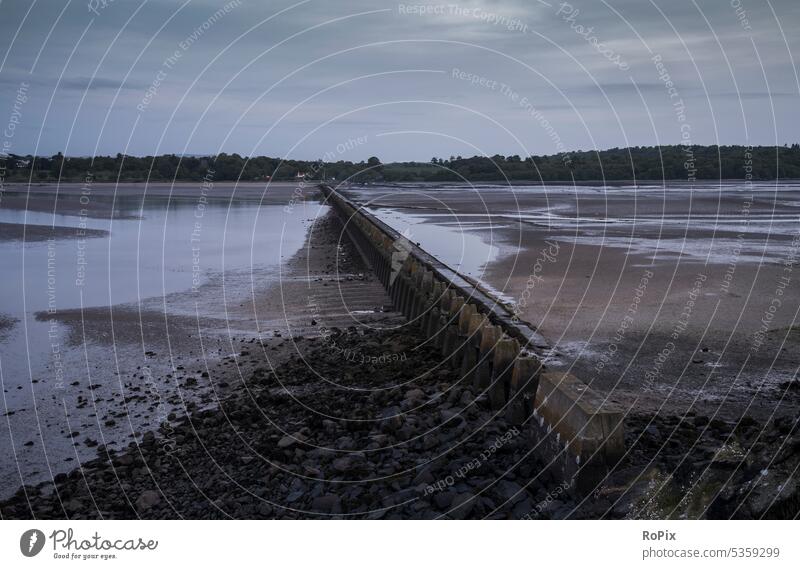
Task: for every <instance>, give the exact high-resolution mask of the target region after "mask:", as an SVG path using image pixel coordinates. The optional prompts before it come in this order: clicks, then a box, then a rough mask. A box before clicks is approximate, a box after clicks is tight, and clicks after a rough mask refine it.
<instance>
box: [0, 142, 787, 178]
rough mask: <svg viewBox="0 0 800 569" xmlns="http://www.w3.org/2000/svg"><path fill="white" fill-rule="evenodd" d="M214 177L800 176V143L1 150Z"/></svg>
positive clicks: (162, 174) (94, 167)
mask: <svg viewBox="0 0 800 569" xmlns="http://www.w3.org/2000/svg"><path fill="white" fill-rule="evenodd" d="M209 174H210V177H211V178H212V179H214V180H216V181H232V180H241V181H254V180H255V181H266V180H275V181H287V180H295V179H298V178H301V177H303V178H305V179H307V180H322V179H327V180H336V181H342V180H350V181H352V182H354V183H374V182H458V181H464V180H467V181H471V182H487V181H505V180H511V181H521V180H528V181H540V180H541V181H562V182H567V181H571V180H573V179H574V180H576V181H589V180H615V181H617V180H618V181H631V180H634V179H635V180H662V179H666V180H689V181H691V180H695V179H697V180H714V179H720V178H725V179H734V178H738V179H741V178H746V177H748V176H751V177H752V178H753V179H755V180H774V179H786V178H800V145H798V144H793V145H791V146H758V147H745V146H655V147H654V146H637V147H632V148H611V149H608V150H601V151H576V152H570V153H564V154H553V155H546V156H527V157H520V156H518V155H514V156H501V155H496V156H491V157H487V156H473V157H471V158H462V157H461V156H451V157H450V158H449V159H448V158H436V157H435V158H433V159H432V160H431V161H430V162H393V163H388V164H382V163H381V161H380V160H379V159H378V158H376V157H372V158H370V159H369V160H367V161H366V162H363V161H362V162H349V161H341V160H340V161H337V162H324V161H322V160H316V161H308V160H282V159H279V158H270V157H267V156H253V157H249V158H248V157H244V156H240V155H238V154H225V153H222V154H218V155H216V156H205V157H203V156H199V157H198V156H179V155H175V154H164V155H161V156H142V157H136V156H127V155H122V154H117V155H116V156H96V157H94V158H89V157H65V156H64V155H62V154H61V153H59V154H57V155H55V156H50V157H44V156H37V157H33V156H20V155H15V154H9V155H4V156H0V177H2V178H3V179H4V180H6V181H28V180H32V181H34V182H45V181H48V182H51V181H56V180H61V181H83V180H84V179H86V178H87V176H91V178H92V179H93V180H94V181H104V182H112V181H116V180H119V181H124V182H130V181H145V180H150V181H160V182H163V181H171V180H177V181H200V180H203V179H204V178H205V177H206V176H208V175H209Z"/></svg>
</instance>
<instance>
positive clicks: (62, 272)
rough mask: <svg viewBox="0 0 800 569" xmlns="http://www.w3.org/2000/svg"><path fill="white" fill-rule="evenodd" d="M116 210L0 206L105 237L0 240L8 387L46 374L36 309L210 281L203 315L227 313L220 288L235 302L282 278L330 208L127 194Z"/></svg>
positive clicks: (129, 299) (154, 295) (1, 213)
mask: <svg viewBox="0 0 800 569" xmlns="http://www.w3.org/2000/svg"><path fill="white" fill-rule="evenodd" d="M119 205H120V208H119V209H118V215H119V216H121V217H123V219H112V220H109V219H92V218H83V217H79V216H77V215H62V214H56V215H53V214H52V213H44V212H35V211H24V210H12V209H0V222H6V223H18V224H23V223H27V224H33V225H47V226H53V225H55V226H59V227H68V228H74V230H75V231H77V230H78V229H79V228H81V227H85V228H89V229H100V230H104V231H108V232H109V233H108V235H107V236H105V237H86V238H75V237H74V235H75V231H72V230H70V231H69V232H68V234H67V235H61V236H59V237H58V238H56V239H53V240H50V241H34V242H26V243H24V244H23V243H22V242H19V241H14V242H0V266H2V267H3V279H2V280H0V314H5V315H7V316H10V317H12V318H14V319H16V320H17V321H18V322H17V323H16V325H15V327H14V328H13V329H12V330H10V331H7V332H6V334H5V338H4V340H3V341H2V342H0V364H2V372H3V381H4V386H5V388H6V389H7V390H8V389H11V388H14V387H16V386H17V385H23V384H27V383H29V382H30V380H31V379H36V378H37V377H39V376H41V375H43V374H45V375H46V374H47V373H48V372H49V367H48V363H49V357H48V356H49V353H48V350H47V348H48V346H49V345H50V340H51V339H52V338H50V337H48V333H49V331H50V330H49V327H50V324H49V322H45V321H42V320H41V319H37V318H36V314H37V313H42V312H46V311H48V310H54V309H55V310H57V311H62V310H68V309H76V308H81V307H83V308H88V307H102V306H112V305H120V304H128V303H137V302H140V301H146V300H152V299H158V298H161V297H164V296H165V295H170V294H172V293H181V292H186V293H190V294H191V293H192V292H196V291H197V290H199V287H203V286H204V285H208V284H209V283H212V282H213V283H216V284H218V285H219V290H217V291H216V292H215V291H211V294H210V297H211V298H214V297H216V299H218V301H217V302H211V303H209V302H208V298H209V292H208V290H206V292H205V294H204V295H203V305H202V307H201V310H203V311H204V313H205V314H209V315H211V314H214V313H219V312H222V311H224V306H223V304H224V302H223V292H225V293H226V294H225V297H226V298H227V300H228V301H229V302H230V301H231V300H232V299H235V298H236V296H237V294H239V295H246V294H248V293H249V292H250V287H251V285H252V284H253V283H252V282H251V281H252V280H253V275H258V277H257V278H258V279H262V278H263V277H264V275H267V277H269V275H275V276H276V277H277V274H278V266H279V264H280V263H281V262H283V261H284V260H286V259H288V258H289V257H291V256H292V255H293V254H294V253H295V252H296V251H297V250H298V249H299V248H300V247H301V246H302V244H303V242H304V240H305V235H306V231H307V229H308V219H309V218H313V217H315V216H317V215H320V214H322V213H324V211H325V210H326V209H325V208H320V206H319V205H318V204H317V203H314V202H301V203H300V204H299V205H297V206H296V207H295V208H293V210H292V212H291V213H286V212H285V211H284V206H283V205H277V204H274V203H271V204H270V205H261V206H259V203H258V201H257V200H249V201H235V200H234V201H230V200H218V201H209V202H208V203H207V204H200V203H199V202H198V200H197V198H196V197H185V196H184V197H178V198H172V199H170V200H167V198H165V197H163V196H153V197H149V198H147V199H146V200H145V201H144V203H142V200H141V199H140V198H136V199H131V198H128V199H122V200H119ZM256 284H262V283H260V282H257V283H256ZM223 286H224V287H225V288H226V290H225V291H223V290H222V287H223ZM205 288H206V289H207V286H206V287H205ZM26 354H27V357H26Z"/></svg>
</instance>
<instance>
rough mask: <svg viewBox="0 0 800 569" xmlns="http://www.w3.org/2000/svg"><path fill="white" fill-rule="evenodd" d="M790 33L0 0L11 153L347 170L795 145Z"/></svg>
mask: <svg viewBox="0 0 800 569" xmlns="http://www.w3.org/2000/svg"><path fill="white" fill-rule="evenodd" d="M226 5H227V10H225V9H223V10H222V11H219V10H220V9H221V8H222V7H223V6H226ZM420 6H422V7H423V8H422V9H421V10H415V9H414V8H415V7H416V8H419V7H420ZM90 8H94V11H92V10H90ZM419 11H424V12H426V13H423V14H420V13H415V12H419ZM799 29H800V2H798V0H741V2H740V1H739V0H733V1H731V0H652V1H651V0H591V1H583V0H574V1H572V2H571V3H570V4H563V3H556V2H549V1H548V2H543V1H537V0H496V1H492V0H482V1H471V2H463V3H459V4H447V3H445V4H433V3H431V4H411V3H409V4H402V3H397V2H386V1H383V0H351V1H346V2H345V1H332V0H306V1H300V2H294V1H282V0H281V1H272V0H261V1H256V0H233V1H232V2H230V1H229V0H221V1H218V2H212V1H210V0H188V1H187V0H151V1H144V2H137V1H132V0H105V5H104V3H103V2H102V1H99V0H92V1H91V2H88V3H87V0H79V1H69V2H64V1H63V0H58V1H56V0H33V1H31V0H0V58H2V59H0V65H1V66H2V67H0V86H1V87H2V91H1V92H0V123H1V124H2V127H3V129H4V133H3V134H2V141H3V145H4V148H6V149H7V151H8V152H13V153H18V154H29V153H31V154H32V153H35V154H45V155H50V154H54V153H56V152H58V151H62V152H64V153H66V154H68V155H92V154H116V153H117V152H124V153H127V154H134V155H150V154H161V153H190V154H206V153H208V154H214V153H218V152H228V153H233V152H238V153H240V154H242V155H254V154H265V155H270V156H282V157H290V158H299V159H314V158H319V157H323V156H325V155H326V154H327V156H328V157H329V158H330V157H331V156H332V155H333V156H336V157H337V158H341V159H346V160H354V161H358V160H362V159H366V158H367V157H369V156H371V155H377V156H379V157H380V158H381V159H382V160H384V161H390V160H429V159H430V158H431V157H432V156H450V155H464V156H466V155H473V154H487V155H493V154H503V155H511V154H519V155H523V156H524V155H529V154H555V153H558V152H561V151H563V150H574V149H592V148H609V147H615V146H637V145H652V144H677V143H680V142H682V141H683V142H693V143H697V144H753V145H761V144H765V145H771V144H776V143H777V144H784V143H792V142H796V141H798V140H800V134H798V126H800V81H798V68H797V62H796V61H795V59H794V58H795V57H796V56H798V55H800V37H799V36H798V33H797V32H798V30H799ZM667 75H668V76H669V80H670V81H671V82H672V83H671V84H669V83H667ZM9 124H11V125H12V128H11V129H10V130H9V129H8V128H6V127H7V125H9Z"/></svg>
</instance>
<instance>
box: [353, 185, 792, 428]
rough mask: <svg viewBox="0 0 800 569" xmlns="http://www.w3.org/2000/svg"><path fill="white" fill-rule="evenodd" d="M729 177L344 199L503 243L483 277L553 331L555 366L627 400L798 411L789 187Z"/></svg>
mask: <svg viewBox="0 0 800 569" xmlns="http://www.w3.org/2000/svg"><path fill="white" fill-rule="evenodd" d="M736 187H737V186H736V185H735V184H733V185H731V186H730V187H724V188H723V190H722V191H720V190H719V188H716V189H715V188H714V187H713V186H710V187H705V188H696V189H695V190H694V191H687V190H686V189H685V188H684V189H681V187H680V186H677V187H670V188H667V189H666V190H663V189H659V188H649V189H646V190H645V191H642V192H639V193H636V192H635V191H633V190H632V189H631V188H608V189H604V188H600V187H598V188H584V189H573V188H570V187H564V186H561V187H551V188H548V189H547V190H542V189H541V188H539V189H532V188H523V189H521V190H519V191H511V190H508V189H504V188H502V187H492V188H483V187H481V188H473V189H466V190H465V189H463V188H462V189H458V190H457V189H453V188H426V187H423V188H370V189H362V188H358V189H356V188H354V189H351V190H349V194H350V195H351V197H354V198H355V199H357V200H360V201H361V203H369V202H370V201H371V202H372V203H373V205H377V206H378V207H375V211H377V212H381V211H393V212H413V214H414V216H415V218H417V219H419V218H422V219H424V220H425V223H433V224H439V225H446V226H447V227H449V228H450V229H451V231H452V234H453V237H452V238H453V239H454V240H459V239H461V237H460V235H461V234H471V235H475V234H477V235H480V236H481V237H482V239H483V240H484V242H486V243H490V244H492V245H494V246H496V247H498V249H499V251H500V252H499V254H498V255H497V256H496V258H494V259H490V260H489V262H488V263H486V264H485V267H484V269H483V272H482V275H481V276H480V278H481V279H482V280H483V281H484V282H486V283H488V284H489V285H491V286H492V287H493V288H494V289H495V290H496V291H497V294H498V297H499V298H500V299H501V300H502V301H503V302H505V303H507V304H509V305H510V306H513V307H516V310H517V311H518V312H519V314H520V317H521V318H523V319H525V320H527V321H529V322H530V323H532V324H533V325H534V326H535V327H536V328H538V329H539V331H540V332H542V334H543V335H544V336H545V337H546V338H547V339H548V340H549V342H550V343H551V345H552V346H553V351H552V353H550V354H549V357H548V358H547V361H548V363H549V364H550V365H551V366H553V367H557V368H559V369H564V370H568V371H570V372H571V373H573V374H575V375H577V376H578V377H580V378H581V379H583V380H584V381H585V382H586V383H589V384H591V385H592V386H593V387H594V388H595V389H598V390H599V391H601V392H604V393H606V394H608V397H609V398H610V399H612V400H615V401H617V402H619V403H621V404H622V405H623V407H624V408H626V409H630V410H631V411H633V410H637V411H643V412H647V411H651V412H665V413H668V414H678V415H681V414H684V413H687V412H697V413H701V414H709V415H710V416H719V417H720V418H726V419H733V418H737V417H741V416H742V415H745V414H752V415H753V416H758V417H760V418H769V417H770V416H771V415H773V414H776V415H791V414H792V413H795V414H796V412H797V410H798V406H799V404H800V400H798V398H797V396H796V394H795V391H794V390H792V389H787V386H789V385H790V382H791V380H792V379H793V378H794V374H795V372H796V370H797V367H798V364H800V357H798V355H797V354H798V350H797V348H798V341H800V338H798V334H797V332H796V330H795V329H794V328H792V326H794V325H795V323H796V322H797V317H798V310H799V309H798V307H800V276H798V275H797V274H796V272H797V268H796V267H794V265H793V263H794V262H796V258H797V244H798V241H797V223H796V220H797V219H800V207H798V206H799V204H800V201H798V195H800V194H799V192H798V189H797V188H795V187H793V186H787V187H785V188H777V189H775V188H774V186H765V187H763V188H757V189H756V190H755V191H753V192H743V191H738V190H736ZM412 232H413V227H412ZM553 244H555V245H553ZM422 245H423V247H424V246H425V243H424V242H423V243H422ZM787 267H788V268H787ZM793 267H794V268H793ZM793 273H794V274H793ZM785 278H788V279H789V280H788V284H787V283H783V284H782V282H783V279H785ZM698 284H699V286H698ZM778 303H779V304H780V308H779V309H777V310H776V309H775V305H777V304H778ZM770 306H773V308H772V309H771V308H770ZM765 319H768V322H767V324H766V325H765V326H764V327H766V331H764V330H762V321H763V320H765Z"/></svg>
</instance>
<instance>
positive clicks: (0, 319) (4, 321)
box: [0, 314, 18, 338]
mask: <svg viewBox="0 0 800 569" xmlns="http://www.w3.org/2000/svg"><path fill="white" fill-rule="evenodd" d="M17 322H18V320H17V319H16V318H12V317H11V316H6V315H5V314H0V338H3V336H5V335H6V334H8V332H9V331H10V330H11V329H12V328H13V327H14V326H15V325H16V324H17Z"/></svg>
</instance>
